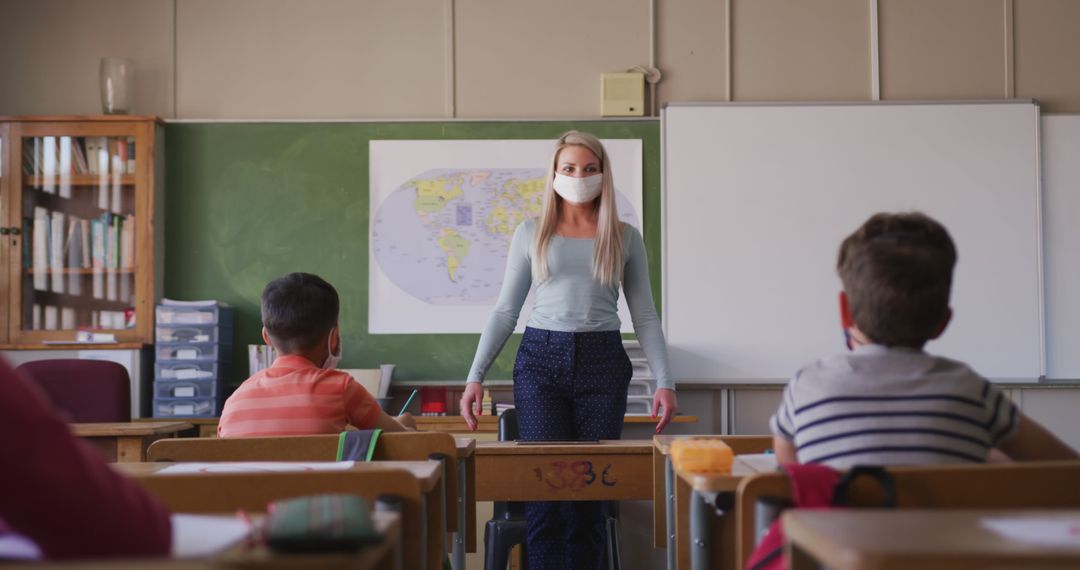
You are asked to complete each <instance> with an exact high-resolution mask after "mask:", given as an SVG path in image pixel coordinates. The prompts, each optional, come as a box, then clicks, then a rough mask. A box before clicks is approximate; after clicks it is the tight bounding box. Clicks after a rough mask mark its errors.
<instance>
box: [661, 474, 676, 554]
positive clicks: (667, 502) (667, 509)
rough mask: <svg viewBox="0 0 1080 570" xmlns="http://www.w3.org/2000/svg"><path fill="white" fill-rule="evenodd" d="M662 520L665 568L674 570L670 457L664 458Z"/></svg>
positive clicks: (674, 547)
mask: <svg viewBox="0 0 1080 570" xmlns="http://www.w3.org/2000/svg"><path fill="white" fill-rule="evenodd" d="M664 520H665V521H666V524H667V528H666V529H665V531H666V534H667V568H668V570H675V557H676V556H677V554H678V552H677V548H676V546H675V468H674V467H673V466H672V464H671V455H668V456H666V457H665V458H664Z"/></svg>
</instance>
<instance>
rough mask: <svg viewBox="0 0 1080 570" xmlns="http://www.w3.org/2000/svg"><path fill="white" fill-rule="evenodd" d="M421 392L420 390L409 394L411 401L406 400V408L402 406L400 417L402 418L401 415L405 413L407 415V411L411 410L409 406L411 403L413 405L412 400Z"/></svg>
mask: <svg viewBox="0 0 1080 570" xmlns="http://www.w3.org/2000/svg"><path fill="white" fill-rule="evenodd" d="M419 391H420V390H413V391H412V394H409V399H408V400H405V405H404V406H401V411H400V412H398V415H399V416H400V415H401V414H404V413H405V410H407V409H409V404H411V403H412V399H413V398H415V397H416V393H417V392H419Z"/></svg>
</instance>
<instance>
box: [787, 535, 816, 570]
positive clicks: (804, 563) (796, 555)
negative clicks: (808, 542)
mask: <svg viewBox="0 0 1080 570" xmlns="http://www.w3.org/2000/svg"><path fill="white" fill-rule="evenodd" d="M784 553H785V554H786V555H787V559H788V568H790V569H791V570H819V569H820V568H822V566H821V565H820V564H818V561H817V560H814V557H813V556H810V555H809V554H807V553H806V551H804V550H803V549H801V548H799V545H797V544H795V543H793V542H791V541H790V540H789V541H787V544H785V545H784Z"/></svg>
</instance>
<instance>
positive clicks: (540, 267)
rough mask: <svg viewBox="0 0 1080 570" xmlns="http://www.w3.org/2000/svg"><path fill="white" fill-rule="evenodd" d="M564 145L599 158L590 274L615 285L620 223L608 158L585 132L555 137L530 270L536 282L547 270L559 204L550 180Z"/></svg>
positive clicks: (620, 253)
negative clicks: (591, 272) (595, 218)
mask: <svg viewBox="0 0 1080 570" xmlns="http://www.w3.org/2000/svg"><path fill="white" fill-rule="evenodd" d="M568 146H583V147H585V148H587V149H589V150H590V151H592V153H593V154H595V155H596V157H597V158H599V159H600V176H601V179H600V180H601V185H600V196H599V197H598V198H596V200H594V201H593V207H594V208H596V209H597V210H598V215H597V221H596V241H595V242H594V245H593V262H592V267H593V277H595V278H596V279H597V280H598V281H600V283H602V284H603V285H606V286H617V285H618V284H619V283H620V282H622V272H623V226H622V222H620V221H619V212H618V209H617V208H616V206H615V184H614V182H613V180H612V177H611V160H610V159H609V158H608V154H607V152H605V151H604V145H603V144H601V143H600V139H598V138H596V137H595V136H593V135H590V134H589V133H582V132H578V131H568V132H566V133H563V135H562V136H561V137H559V141H558V142H557V143H556V145H555V152H553V153H552V155H551V161H550V162H549V163H548V172H547V181H546V182H545V183H544V206H543V212H542V213H541V214H540V220H539V222H538V223H537V227H536V239H535V240H534V241H533V252H532V253H533V256H532V273H533V279H535V280H536V281H537V282H540V281H544V280H546V279H547V278H548V277H549V276H550V273H549V271H548V256H547V254H548V246H549V245H550V244H551V236H553V235H555V230H556V229H557V228H558V226H559V212H560V208H559V206H560V205H561V204H562V201H563V199H562V197H561V196H559V195H558V193H556V192H555V188H554V187H553V186H552V183H553V182H554V179H555V169H556V168H557V165H556V163H557V162H558V160H559V153H560V152H562V150H563V149H564V148H566V147H568Z"/></svg>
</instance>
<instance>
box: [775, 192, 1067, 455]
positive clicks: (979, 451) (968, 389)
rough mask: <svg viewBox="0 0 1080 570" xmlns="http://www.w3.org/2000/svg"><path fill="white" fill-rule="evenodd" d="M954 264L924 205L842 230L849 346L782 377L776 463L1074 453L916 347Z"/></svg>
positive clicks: (962, 369)
mask: <svg viewBox="0 0 1080 570" xmlns="http://www.w3.org/2000/svg"><path fill="white" fill-rule="evenodd" d="M955 264H956V249H955V247H954V245H953V242H952V239H951V238H950V237H949V234H948V232H946V231H945V228H944V227H942V226H941V224H939V223H938V222H936V221H934V220H933V219H931V218H929V217H928V216H926V215H923V214H920V213H909V214H886V213H881V214H876V215H874V216H872V217H871V218H870V219H869V220H867V221H866V223H864V224H863V225H862V227H860V228H859V229H858V230H856V231H855V233H853V234H851V235H850V236H848V238H847V239H845V240H844V242H843V244H842V245H841V246H840V255H839V260H838V262H837V268H838V271H839V273H840V279H841V281H842V282H843V287H844V289H843V291H841V293H840V320H841V324H842V326H843V329H844V336H845V337H846V339H847V344H848V348H849V350H851V352H849V353H848V354H842V355H838V356H833V357H830V358H825V359H822V360H819V361H817V362H815V363H813V364H810V365H808V366H805V367H804V368H802V369H801V370H799V372H798V373H797V374H796V375H795V377H794V378H793V379H792V380H791V381H790V382H789V383H788V385H787V388H786V389H785V390H784V397H783V401H782V402H781V404H780V408H779V410H777V412H776V414H775V415H774V416H773V417H772V419H771V420H770V425H771V428H772V431H773V434H774V440H775V441H774V445H775V450H776V455H777V460H778V461H779V462H780V463H820V464H825V465H828V466H831V467H834V468H838V469H845V468H849V467H852V466H854V465H920V464H934V463H977V462H982V461H986V460H987V458H988V455H989V454H990V452H991V450H993V449H995V448H996V449H997V450H999V451H1000V452H1002V453H1004V455H1006V456H1008V457H1009V458H1011V459H1015V460H1036V459H1047V460H1049V459H1075V458H1076V457H1077V455H1076V452H1075V451H1073V450H1072V449H1070V448H1069V447H1068V446H1066V445H1065V444H1064V443H1062V442H1061V441H1059V440H1058V439H1057V438H1056V437H1054V435H1053V434H1051V433H1050V432H1048V431H1047V430H1046V429H1044V428H1043V427H1042V426H1040V425H1039V424H1037V423H1035V422H1034V421H1032V420H1031V419H1029V418H1027V417H1026V416H1024V415H1023V414H1021V413H1020V412H1019V411H1018V410H1017V408H1016V405H1015V404H1013V403H1012V401H1010V400H1009V398H1007V397H1006V396H1005V395H1004V393H1003V392H1002V391H1001V390H999V389H998V388H997V387H996V386H994V385H993V384H991V383H990V382H989V381H988V380H986V379H985V378H983V377H982V376H979V375H978V374H977V373H976V372H974V371H972V370H971V369H970V368H968V367H967V366H966V365H964V364H962V363H960V362H956V361H954V360H949V359H947V358H943V357H940V356H933V355H930V354H928V353H926V352H924V351H923V349H922V348H923V345H924V344H926V342H927V341H928V340H931V339H935V338H937V337H938V336H939V335H941V333H942V332H944V331H945V327H946V325H948V324H949V319H950V318H951V316H952V310H951V309H950V308H949V291H950V288H951V286H952V273H953V266H954V265H955ZM1002 326H1007V324H1006V323H1002ZM987 350H993V347H987ZM995 453H996V452H995Z"/></svg>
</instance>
